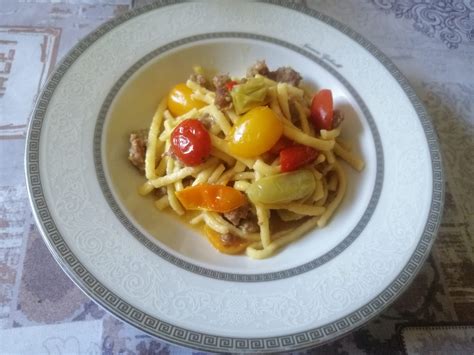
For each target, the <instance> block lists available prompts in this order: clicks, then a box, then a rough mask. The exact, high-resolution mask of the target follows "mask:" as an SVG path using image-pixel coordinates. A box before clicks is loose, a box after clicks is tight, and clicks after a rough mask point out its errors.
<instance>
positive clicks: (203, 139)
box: [171, 118, 211, 166]
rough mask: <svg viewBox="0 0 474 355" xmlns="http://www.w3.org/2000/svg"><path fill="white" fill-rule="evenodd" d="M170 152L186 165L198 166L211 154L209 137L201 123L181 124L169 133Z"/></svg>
mask: <svg viewBox="0 0 474 355" xmlns="http://www.w3.org/2000/svg"><path fill="white" fill-rule="evenodd" d="M171 150H172V151H173V153H174V154H175V155H176V156H177V157H178V159H179V160H181V161H182V162H183V163H184V164H186V165H191V166H193V165H199V164H201V163H202V162H203V161H204V160H206V158H207V157H208V156H209V154H210V153H211V137H210V136H209V133H208V132H207V130H206V128H205V127H204V125H203V124H202V123H201V121H199V120H197V119H194V118H191V119H187V120H184V121H183V122H181V123H180V124H179V125H178V126H177V127H176V128H175V129H174V130H173V132H172V133H171Z"/></svg>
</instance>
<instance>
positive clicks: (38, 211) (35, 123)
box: [24, 0, 445, 352]
mask: <svg viewBox="0 0 474 355" xmlns="http://www.w3.org/2000/svg"><path fill="white" fill-rule="evenodd" d="M260 2H263V3H267V4H272V5H277V6H280V7H283V8H286V9H288V10H294V11H297V12H299V13H302V14H304V15H308V16H311V17H313V18H315V19H316V20H319V21H321V22H324V23H325V24H326V25H329V26H330V27H332V28H334V29H336V30H338V31H340V32H342V33H343V34H345V35H347V36H348V37H349V38H350V39H352V40H353V41H355V42H357V43H358V44H360V45H361V46H362V47H363V48H364V49H365V50H367V51H368V52H369V53H370V54H371V55H372V56H373V57H374V58H375V59H377V60H378V61H379V62H380V63H381V64H382V65H383V66H384V67H385V68H386V70H387V71H388V72H389V73H390V75H391V76H392V77H393V78H394V79H395V80H396V81H397V82H398V84H399V85H400V87H401V89H402V90H403V91H404V93H405V95H406V96H407V98H408V99H409V101H410V103H411V105H412V106H413V108H414V110H415V111H416V114H417V116H418V119H419V120H420V123H421V124H422V127H423V131H424V134H425V137H426V140H427V145H428V149H429V153H430V160H431V170H432V175H433V176H432V181H433V186H432V193H431V195H432V196H431V204H430V209H429V213H428V217H427V220H426V224H425V227H424V229H423V233H422V234H421V236H420V239H419V241H418V243H417V245H416V247H415V249H414V251H413V253H412V254H411V256H410V258H409V260H408V262H407V263H406V264H405V266H404V267H403V268H402V270H401V271H400V273H399V274H398V275H397V276H396V277H395V279H394V280H393V281H392V282H391V283H390V284H389V285H388V286H387V287H386V288H385V289H384V290H383V291H381V292H380V293H379V294H378V295H377V296H375V297H374V298H373V299H372V300H370V301H369V302H367V303H366V304H365V305H364V306H362V307H360V308H359V309H357V310H356V311H354V312H352V313H351V314H349V315H346V316H345V317H342V318H340V319H338V320H335V321H333V322H331V323H328V324H325V325H322V326H319V327H316V328H313V329H308V330H305V331H302V332H299V333H292V334H288V335H280V336H273V337H257V338H248V337H245V338H244V337H226V336H218V335H212V334H208V333H205V332H197V331H193V330H189V329H185V328H182V327H178V326H174V325H173V324H171V323H168V322H164V321H161V320H159V319H158V318H156V317H152V316H149V315H147V314H146V312H144V311H142V310H140V309H139V308H138V307H134V306H131V305H129V304H127V302H125V301H123V300H122V299H120V297H119V296H118V295H115V294H114V293H113V292H111V291H110V290H108V289H107V288H106V287H105V286H103V285H102V284H101V283H100V282H99V281H98V280H97V279H96V278H95V277H94V276H93V275H92V274H91V273H90V272H89V271H88V270H87V269H86V268H85V267H83V266H82V265H81V263H80V262H79V260H78V259H77V257H76V256H75V255H74V254H73V253H72V252H71V250H70V249H69V247H68V246H67V244H66V242H65V241H64V240H63V238H62V236H61V235H60V233H59V232H57V229H56V227H55V222H54V220H53V219H52V218H51V215H50V212H49V208H48V205H47V204H46V200H45V198H44V196H43V200H42V201H41V200H40V199H39V200H38V199H36V198H35V197H37V196H36V194H37V193H38V189H37V187H38V185H41V182H40V176H39V175H40V171H39V145H36V148H35V144H34V143H36V142H34V141H33V140H34V139H37V140H38V141H39V136H40V132H41V126H42V121H43V118H44V114H45V113H46V110H47V107H48V104H49V100H50V98H51V95H50V96H49V97H48V95H47V94H48V91H50V92H51V94H52V93H53V92H54V89H55V87H56V86H57V84H58V83H59V82H60V80H61V78H62V75H63V74H64V73H65V72H66V71H67V70H68V68H69V66H70V65H71V64H72V63H74V61H75V60H76V59H77V58H78V57H79V56H80V55H81V54H82V52H83V51H85V49H87V48H88V47H89V46H90V45H92V44H93V43H94V42H95V41H96V40H98V39H99V38H101V37H102V36H103V35H104V34H106V33H107V32H109V31H111V30H113V29H114V28H116V27H117V26H118V25H120V24H122V23H124V22H126V21H128V20H129V19H131V18H134V17H137V16H139V15H142V14H144V13H146V12H149V11H152V10H156V9H159V8H162V7H165V6H168V5H174V4H179V3H183V1H181V0H160V1H158V2H155V3H152V4H149V5H145V6H143V7H140V8H138V9H132V10H130V11H128V12H126V13H124V14H122V15H119V16H117V17H115V18H113V19H111V20H109V21H107V22H105V23H104V24H102V25H101V26H99V27H98V28H97V29H95V30H94V31H92V32H91V33H89V34H88V35H87V36H85V37H84V38H83V39H81V40H80V41H79V42H78V43H77V44H76V45H74V46H73V47H72V48H71V49H70V50H69V51H68V52H67V54H65V56H64V57H63V58H62V59H61V61H60V62H59V63H58V64H57V65H56V67H55V68H54V70H53V72H52V73H51V74H50V75H49V77H48V80H47V82H46V84H45V85H44V86H43V88H42V89H41V92H40V94H39V95H38V98H37V101H36V104H35V106H34V109H33V111H32V114H31V117H30V122H29V124H28V130H27V136H26V139H25V158H24V169H25V170H24V172H25V180H26V185H27V191H28V197H29V201H30V206H31V207H32V212H33V216H34V219H35V222H36V226H37V227H38V229H39V231H40V233H41V236H42V238H43V240H44V241H45V243H46V245H47V247H48V249H49V251H50V252H51V254H52V255H53V257H54V259H55V260H56V262H57V263H58V264H59V265H60V267H61V268H62V269H63V271H64V272H65V273H66V274H67V275H68V276H69V278H70V279H71V280H72V281H73V282H74V283H75V284H76V285H77V286H78V287H79V289H81V290H82V291H83V292H84V293H85V294H86V295H87V296H88V297H90V298H91V299H92V300H94V302H97V303H98V304H100V305H101V306H102V307H103V308H104V309H105V310H107V311H108V312H109V313H111V314H113V315H114V316H115V317H117V318H119V319H121V320H122V321H124V322H126V323H128V324H130V325H132V326H134V327H136V328H138V329H140V330H142V331H144V332H145V333H148V334H150V335H152V336H156V337H158V338H160V339H162V340H164V341H167V342H170V343H173V344H175V345H178V346H186V347H190V348H194V349H198V350H204V351H214V352H222V351H227V352H229V351H239V352H255V351H260V352H262V351H263V352H275V351H288V350H300V349H305V348H309V347H314V346H319V345H322V344H324V343H327V342H329V341H333V340H335V339H337V338H340V337H342V336H344V335H346V334H347V333H348V332H350V331H353V330H355V329H357V328H359V327H361V326H363V325H365V324H366V323H367V322H368V321H369V320H371V319H372V318H374V317H375V316H376V315H378V314H379V313H380V312H381V311H382V310H384V309H386V308H387V307H388V306H389V305H390V304H392V302H394V301H395V299H396V298H397V297H398V296H400V294H401V293H403V292H404V291H405V290H406V289H407V288H408V286H409V285H410V284H411V282H412V281H413V280H414V278H415V276H416V274H417V273H418V271H419V269H420V268H421V267H422V265H423V264H424V262H425V260H426V258H427V257H428V255H429V252H430V250H431V247H432V245H433V243H434V241H435V239H436V235H437V232H438V229H439V225H440V223H441V218H442V214H443V206H444V198H445V196H444V192H445V186H444V182H445V179H444V172H443V164H442V156H441V150H440V146H439V142H438V139H437V135H436V131H435V129H434V125H433V123H432V120H431V119H430V117H429V115H428V113H427V111H426V109H425V108H424V106H423V104H422V103H421V100H420V99H419V98H418V97H417V95H416V93H415V91H414V89H413V88H412V87H411V85H410V84H409V82H408V80H407V79H406V77H405V76H404V75H403V74H402V73H401V72H400V70H399V69H398V68H397V67H396V66H395V64H393V62H392V61H391V60H390V59H389V58H388V57H387V56H386V55H385V54H383V52H382V51H380V50H379V49H378V48H377V47H376V46H375V45H373V44H372V43H371V42H370V41H368V40H367V39H366V38H365V37H363V36H362V35H360V34H359V33H357V32H356V31H354V30H352V29H350V28H349V27H348V26H347V25H345V24H343V23H341V22H339V21H337V20H334V19H333V18H331V17H329V16H327V15H324V14H322V13H320V12H318V11H316V10H313V9H310V8H307V7H305V6H303V5H300V4H296V3H288V2H285V1H284V0H262V1H260ZM51 89H52V91H51ZM38 116H39V117H38ZM30 149H31V150H33V151H31V150H30ZM34 149H37V151H36V152H35V151H34ZM40 189H41V188H40ZM40 194H41V191H40ZM40 204H42V205H40ZM42 212H44V213H45V214H44V213H42ZM48 218H49V219H48ZM55 230H56V231H55ZM55 243H56V244H55ZM420 246H422V251H421V252H420V250H419V249H420ZM417 252H419V254H417ZM416 254H417V255H416ZM415 256H416V260H415V261H413V259H414V257H415ZM399 279H401V280H402V281H400V280H399ZM120 307H122V308H120Z"/></svg>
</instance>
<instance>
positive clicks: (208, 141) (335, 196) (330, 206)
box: [129, 61, 364, 259]
mask: <svg viewBox="0 0 474 355" xmlns="http://www.w3.org/2000/svg"><path fill="white" fill-rule="evenodd" d="M196 68H197V69H195V73H194V74H193V75H191V77H190V78H189V80H187V81H186V83H182V84H178V85H176V86H175V87H174V88H173V89H172V90H171V92H170V93H169V95H168V96H167V97H166V98H164V99H162V100H161V102H160V104H159V105H158V108H157V110H156V113H155V114H154V116H153V118H152V121H151V125H150V128H149V130H148V131H147V133H146V134H144V135H142V136H140V134H139V133H136V132H135V133H133V134H132V136H131V138H130V142H131V148H130V156H129V159H130V161H131V162H132V164H134V165H135V166H137V167H138V168H139V169H140V170H141V171H142V172H144V175H145V178H146V181H145V182H144V183H143V184H142V185H141V186H140V187H139V188H138V192H139V194H140V195H143V196H145V195H150V196H154V198H155V199H156V200H155V206H156V208H157V209H158V210H159V211H165V210H170V211H173V213H176V214H177V215H180V216H182V217H183V218H184V219H185V220H186V221H187V222H188V223H189V224H191V225H195V226H200V225H202V226H203V227H204V230H205V233H206V235H207V237H208V239H209V241H210V243H211V244H212V245H213V246H214V247H216V248H217V249H218V250H219V251H221V252H223V253H227V254H239V253H245V254H246V255H247V256H249V257H250V258H254V259H262V258H267V257H270V256H272V255H273V254H275V253H276V252H277V251H278V250H279V249H281V248H283V247H284V246H286V245H288V244H290V243H292V242H295V241H296V240H298V239H299V238H301V237H302V236H303V235H304V234H306V233H307V232H308V231H310V230H311V229H313V228H317V227H319V228H321V227H324V226H325V225H326V224H327V223H328V222H329V221H330V219H331V217H332V216H333V215H334V213H335V212H336V210H337V208H338V207H339V206H340V204H341V202H342V200H343V198H344V195H345V192H346V189H347V183H348V182H347V178H346V174H345V172H344V168H343V167H342V166H341V161H345V162H346V163H347V164H348V165H349V166H350V167H352V168H354V169H356V170H358V171H361V170H362V169H363V168H364V162H363V160H362V159H361V158H360V157H359V156H358V155H357V154H356V153H355V152H354V151H353V150H352V146H351V144H350V143H348V142H347V141H346V140H345V139H342V138H341V137H340V135H341V133H342V131H343V130H342V126H341V122H342V121H343V117H342V113H341V112H339V111H337V110H334V108H333V107H332V105H333V101H332V93H331V91H330V90H327V89H324V90H320V91H319V92H318V93H317V94H316V95H314V96H309V95H308V94H307V93H306V92H305V91H304V90H302V89H301V88H299V87H298V85H299V82H300V80H301V76H299V74H298V73H297V72H296V71H294V70H293V69H291V68H288V67H284V68H279V69H277V70H276V71H270V70H269V69H268V67H266V64H265V62H264V61H260V62H257V64H256V65H255V66H253V67H251V68H250V69H249V71H248V73H247V77H245V78H237V77H232V79H231V78H230V77H229V76H227V75H218V76H216V77H214V78H213V80H212V83H211V82H210V80H208V79H207V78H206V77H205V76H204V74H203V70H202V68H201V67H196ZM140 137H142V138H140ZM152 193H153V194H152ZM191 211H192V212H191ZM278 220H279V221H278ZM295 223H296V226H295ZM277 225H278V226H279V227H278V228H277V227H276V226H277ZM285 226H286V227H285Z"/></svg>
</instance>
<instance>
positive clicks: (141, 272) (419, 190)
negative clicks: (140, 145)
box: [26, 1, 444, 351]
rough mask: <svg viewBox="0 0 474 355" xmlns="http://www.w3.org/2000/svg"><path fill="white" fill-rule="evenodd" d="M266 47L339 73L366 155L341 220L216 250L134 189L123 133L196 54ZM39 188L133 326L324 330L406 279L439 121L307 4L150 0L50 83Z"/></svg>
mask: <svg viewBox="0 0 474 355" xmlns="http://www.w3.org/2000/svg"><path fill="white" fill-rule="evenodd" d="M257 59H266V60H267V62H268V64H269V65H270V67H276V66H280V65H290V66H292V67H294V68H295V69H297V70H298V71H300V72H301V74H302V75H303V77H304V79H305V83H306V84H307V85H310V86H313V87H315V88H318V87H327V88H331V89H332V90H333V92H334V95H335V101H336V106H338V107H340V108H341V109H342V110H343V111H344V112H345V114H346V117H347V119H346V121H345V123H344V134H345V135H346V136H350V137H351V139H353V140H355V142H356V145H355V149H357V150H358V151H359V152H360V153H361V155H363V157H364V159H365V161H366V168H365V169H364V171H363V172H362V173H360V174H359V173H355V172H353V171H352V170H350V169H347V173H348V175H349V176H348V182H349V189H348V194H347V196H346V197H345V199H344V202H343V205H342V206H341V207H340V209H339V210H338V212H337V214H336V216H335V217H334V218H333V219H332V221H331V223H330V224H329V225H328V226H327V227H326V228H324V229H320V230H315V231H312V232H311V233H309V234H308V235H307V236H305V237H304V238H303V239H301V240H299V241H298V242H296V243H294V244H292V245H290V246H289V247H287V248H286V249H284V250H282V251H281V252H280V253H278V254H277V255H276V256H274V257H272V258H269V259H267V260H263V261H256V260H250V259H247V258H246V257H243V256H237V257H230V256H225V255H222V254H219V253H217V252H216V251H214V250H213V249H212V247H211V246H210V245H209V244H208V243H207V241H205V240H204V239H203V238H201V237H200V236H199V235H198V234H196V232H194V231H192V230H191V229H189V228H188V227H186V226H184V225H182V224H181V223H179V222H178V221H177V220H176V219H174V218H172V217H170V216H169V215H162V214H160V213H158V212H157V211H156V210H155V209H154V208H153V206H152V201H151V200H150V199H143V198H141V197H140V196H138V195H137V193H136V188H137V186H138V185H139V184H140V183H141V182H142V179H143V177H141V176H140V175H138V174H137V173H136V171H135V170H134V169H132V168H131V167H130V166H129V163H128V161H127V159H126V152H127V144H128V142H127V135H128V133H129V132H130V131H131V130H133V129H137V128H146V127H147V126H148V125H149V122H150V119H151V117H152V114H153V111H154V109H155V107H156V104H157V102H158V101H159V99H160V98H161V97H162V96H163V95H164V94H165V93H166V92H167V90H168V89H169V87H170V86H171V85H172V84H173V83H176V82H179V81H180V80H183V79H185V77H186V76H187V74H188V73H189V71H190V68H191V66H192V65H193V64H200V65H203V66H205V67H212V68H216V69H219V70H221V71H224V72H231V73H232V74H242V73H243V72H244V70H245V68H246V67H247V66H248V65H250V64H252V63H253V62H255V60H257ZM26 174H27V180H28V188H29V193H30V198H31V203H32V206H33V209H34V212H35V215H36V220H37V224H38V226H39V228H40V229H41V231H42V233H43V236H44V239H45V241H46V243H47V244H48V246H49V248H50V250H51V252H52V253H53V255H54V256H55V258H56V260H57V261H58V263H59V264H60V265H61V266H62V267H63V269H64V270H65V272H66V273H67V274H68V275H69V276H70V277H71V278H72V279H73V280H74V281H75V282H76V283H77V285H78V286H79V287H80V288H81V289H82V290H83V291H84V292H86V293H87V294H88V295H89V296H90V297H92V298H93V299H94V300H95V301H97V302H98V303H99V304H101V305H102V306H103V307H105V308H106V309H108V310H109V311H110V312H112V313H113V314H115V315H116V316H117V317H119V318H121V319H123V320H125V321H127V322H129V323H130V324H132V325H134V326H136V327H138V328H140V329H142V330H144V331H145V332H148V333H150V334H152V335H156V336H158V337H160V338H162V339H164V340H167V341H170V342H173V343H177V344H180V345H184V346H188V347H193V348H197V349H202V350H209V351H278V350H289V349H299V348H304V347H309V346H314V345H317V344H321V343H323V342H326V341H329V340H331V339H334V338H335V337H338V336H341V335H342V334H344V333H346V332H349V331H351V330H353V329H355V328H356V327H359V326H361V325H362V324H364V323H365V322H366V321H368V320H369V319H371V318H372V317H374V316H375V315H376V314H377V313H379V312H380V311H381V310H382V309H384V308H385V307H387V306H388V305H389V304H390V303H391V302H392V301H393V300H394V299H395V298H396V297H397V296H398V295H399V294H400V293H401V292H402V291H403V290H404V289H405V288H406V286H407V285H408V284H409V283H410V281H411V280H412V279H413V277H414V276H415V274H416V273H417V271H418V270H419V268H420V267H421V265H422V263H423V261H424V259H425V258H426V256H427V255H428V253H429V250H430V247H431V245H432V243H433V240H434V237H435V234H436V231H437V228H438V225H439V221H440V218H441V211H442V206H443V196H444V194H443V178H442V167H441V159H440V153H439V148H438V144H437V141H436V135H435V133H434V131H433V127H432V125H431V123H430V121H429V119H428V118H427V116H426V113H425V111H424V109H423V107H422V106H421V104H420V102H419V100H418V99H417V98H416V96H415V94H414V93H413V90H412V89H411V88H410V87H409V86H408V83H407V81H406V79H405V78H404V77H403V76H402V75H401V74H400V72H399V71H398V70H397V69H396V68H395V67H394V65H393V64H392V63H391V62H390V61H389V60H388V59H387V58H386V57H385V56H384V55H383V54H382V53H380V52H379V51H378V50H377V49H376V48H375V47H374V46H373V45H372V44H370V43H369V42H367V41H366V40H365V39H364V38H362V37H361V36H360V35H358V34H356V33H354V32H353V31H351V30H350V29H348V28H347V27H345V26H344V25H342V24H340V23H337V22H336V21H334V20H332V19H330V18H328V17H326V16H323V15H321V14H319V13H317V12H314V11H311V10H308V9H306V8H304V9H303V8H300V7H299V6H297V5H291V6H290V5H288V6H284V3H283V2H282V3H281V4H262V3H247V2H236V1H233V2H231V1H229V2H227V1H221V2H206V3H178V4H174V3H171V2H169V4H168V5H165V6H161V5H158V4H155V5H150V6H147V7H144V8H141V9H139V10H135V11H132V12H130V13H127V14H125V15H123V16H120V17H118V18H116V19H114V20H113V21H111V22H109V23H107V24H105V25H103V26H101V27H100V28H99V29H98V30H97V31H95V32H94V33H92V34H90V35H89V36H87V37H86V38H85V39H84V40H82V41H81V42H80V43H79V44H78V45H77V46H76V47H75V48H74V49H73V50H72V51H71V52H70V53H69V54H68V55H67V56H66V57H65V59H64V60H63V61H62V62H61V64H60V65H59V66H58V67H57V69H56V71H55V73H54V74H53V75H52V76H51V78H50V80H49V82H48V83H47V85H46V87H45V89H44V91H43V92H42V94H41V96H40V98H39V100H38V103H37V106H36V110H35V112H34V115H33V117H32V120H31V123H30V127H29V133H28V143H27V147H26Z"/></svg>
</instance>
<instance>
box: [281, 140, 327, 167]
mask: <svg viewBox="0 0 474 355" xmlns="http://www.w3.org/2000/svg"><path fill="white" fill-rule="evenodd" d="M317 156H318V152H317V151H316V150H315V149H313V148H311V147H308V146H305V145H299V144H298V145H294V146H291V147H287V148H285V149H282V150H281V151H280V164H281V171H282V172H288V171H294V170H297V169H298V168H300V167H302V166H304V165H306V164H308V163H311V162H313V161H314V160H315V159H316V158H317Z"/></svg>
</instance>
